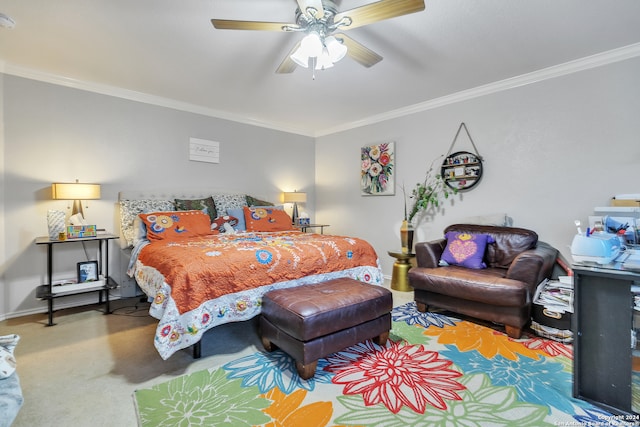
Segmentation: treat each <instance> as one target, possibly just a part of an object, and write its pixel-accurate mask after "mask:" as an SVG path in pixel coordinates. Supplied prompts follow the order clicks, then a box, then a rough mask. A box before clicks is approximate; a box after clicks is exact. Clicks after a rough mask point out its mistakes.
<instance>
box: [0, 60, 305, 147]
mask: <svg viewBox="0 0 640 427" xmlns="http://www.w3.org/2000/svg"><path fill="white" fill-rule="evenodd" d="M0 72H2V73H4V74H8V75H12V76H16V77H23V78H26V79H31V80H36V81H40V82H44V83H51V84H55V85H58V86H65V87H69V88H73V89H79V90H85V91H88V92H93V93H99V94H101V95H109V96H114V97H116V98H122V99H127V100H129V101H137V102H142V103H144V104H151V105H155V106H160V107H166V108H172V109H174V110H179V111H185V112H188V113H195V114H201V115H203V116H208V117H214V118H217V119H223V120H229V121H233V122H238V123H243V124H247V125H251V126H259V127H264V128H269V129H272V130H277V131H282V132H287V133H293V134H297V135H303V136H309V137H313V136H314V135H313V133H312V132H309V131H308V130H305V129H300V128H293V127H290V126H283V125H281V124H278V123H274V122H265V121H261V120H256V119H252V118H250V117H246V116H242V115H238V114H233V113H229V112H226V111H220V110H215V109H212V108H206V107H202V106H199V105H196V104H190V103H187V102H181V101H177V100H175V99H170V98H164V97H161V96H156V95H150V94H147V93H143V92H137V91H133V90H129V89H123V88H119V87H116V86H109V85H103V84H98V83H92V82H86V81H82V80H77V79H73V78H69V77H65V76H59V75H55V74H50V73H45V72H42V71H38V70H34V69H30V68H24V67H19V66H16V65H13V64H10V63H4V62H1V61H0Z"/></svg>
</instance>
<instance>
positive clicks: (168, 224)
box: [140, 210, 211, 242]
mask: <svg viewBox="0 0 640 427" xmlns="http://www.w3.org/2000/svg"><path fill="white" fill-rule="evenodd" d="M140 218H141V219H142V221H143V222H144V224H145V225H146V226H147V239H149V241H152V242H153V241H158V240H176V239H184V238H186V237H194V236H206V235H208V234H211V223H210V219H209V215H207V214H205V213H204V212H202V211H199V210H196V211H173V212H152V213H148V214H145V213H142V214H140Z"/></svg>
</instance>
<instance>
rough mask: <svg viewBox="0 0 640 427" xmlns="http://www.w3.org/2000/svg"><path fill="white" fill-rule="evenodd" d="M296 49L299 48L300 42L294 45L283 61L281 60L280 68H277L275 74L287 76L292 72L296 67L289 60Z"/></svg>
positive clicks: (292, 61)
mask: <svg viewBox="0 0 640 427" xmlns="http://www.w3.org/2000/svg"><path fill="white" fill-rule="evenodd" d="M298 47H300V42H299V41H298V43H296V45H295V46H294V47H293V48H292V49H291V50H290V51H289V52H288V53H287V56H285V57H284V59H283V60H282V63H281V64H280V66H279V67H278V69H277V70H276V73H277V74H289V73H293V71H294V70H295V69H296V67H297V66H298V65H297V64H296V63H295V61H294V60H293V59H291V55H293V52H295V51H296V49H298Z"/></svg>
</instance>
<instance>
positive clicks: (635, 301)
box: [631, 285, 640, 311]
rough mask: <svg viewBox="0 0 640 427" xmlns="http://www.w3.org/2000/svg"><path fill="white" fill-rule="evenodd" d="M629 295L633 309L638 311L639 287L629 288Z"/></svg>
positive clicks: (639, 301)
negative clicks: (631, 297)
mask: <svg viewBox="0 0 640 427" xmlns="http://www.w3.org/2000/svg"><path fill="white" fill-rule="evenodd" d="M631 293H632V294H633V309H634V310H636V311H640V286H638V285H633V286H631Z"/></svg>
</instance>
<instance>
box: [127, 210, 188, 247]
mask: <svg viewBox="0 0 640 427" xmlns="http://www.w3.org/2000/svg"><path fill="white" fill-rule="evenodd" d="M174 209H175V207H174V205H173V202H172V201H171V200H150V199H149V200H121V201H120V223H121V224H122V225H121V227H122V230H121V231H122V236H123V237H124V238H125V240H126V241H127V246H132V245H133V244H134V243H135V241H136V233H137V229H136V227H135V226H134V224H133V222H134V220H135V219H136V217H137V216H138V214H141V213H145V212H158V211H172V210H174Z"/></svg>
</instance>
